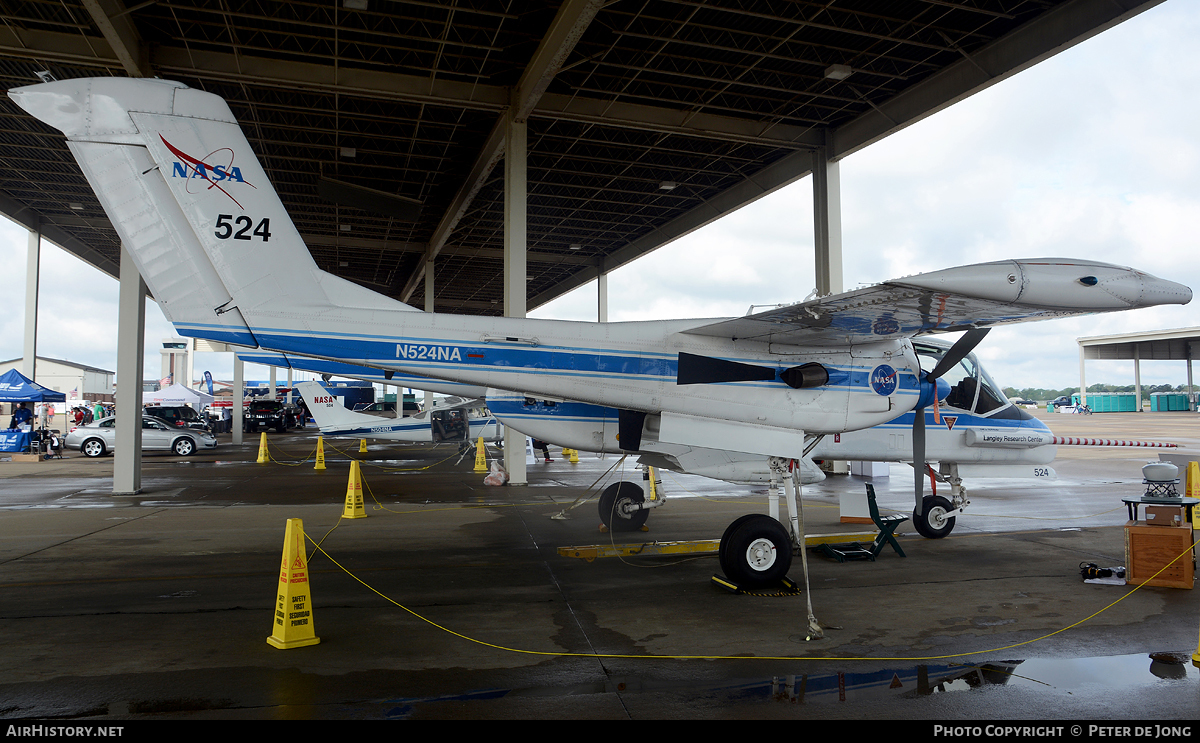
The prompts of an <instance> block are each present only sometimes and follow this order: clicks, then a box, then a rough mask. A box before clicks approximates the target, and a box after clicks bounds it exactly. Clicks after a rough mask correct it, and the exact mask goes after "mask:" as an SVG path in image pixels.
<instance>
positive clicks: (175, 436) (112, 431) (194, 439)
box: [66, 415, 217, 457]
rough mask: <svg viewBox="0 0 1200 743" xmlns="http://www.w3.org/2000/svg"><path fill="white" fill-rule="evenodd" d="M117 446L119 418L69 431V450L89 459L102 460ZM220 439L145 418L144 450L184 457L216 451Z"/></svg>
mask: <svg viewBox="0 0 1200 743" xmlns="http://www.w3.org/2000/svg"><path fill="white" fill-rule="evenodd" d="M116 443H117V417H116V416H115V415H114V416H109V417H108V418H101V419H100V420H98V421H94V422H92V423H89V424H87V425H86V426H72V427H71V429H70V430H69V431H68V432H67V444H66V446H67V448H68V449H78V450H79V451H81V452H83V453H84V455H85V456H89V457H102V456H104V455H105V454H107V453H109V452H110V451H112V450H113V449H114V448H115V446H116ZM216 445H217V437H216V436H213V435H212V434H211V433H209V432H208V431H198V430H195V429H191V428H179V427H177V426H173V425H171V424H170V423H168V422H167V421H165V420H162V419H160V418H155V417H153V416H149V415H143V416H142V450H143V451H155V450H160V451H171V452H174V453H176V454H178V455H180V456H182V457H186V456H188V455H189V454H192V453H193V452H195V451H196V450H197V449H212V448H214V447H215V446H216Z"/></svg>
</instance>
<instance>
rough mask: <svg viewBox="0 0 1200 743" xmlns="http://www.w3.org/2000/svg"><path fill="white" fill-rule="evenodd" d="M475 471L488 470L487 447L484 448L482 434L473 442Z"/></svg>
mask: <svg viewBox="0 0 1200 743" xmlns="http://www.w3.org/2000/svg"><path fill="white" fill-rule="evenodd" d="M475 471H476V472H487V471H488V465H487V449H486V448H484V445H483V437H482V436H480V437H479V440H478V441H476V442H475Z"/></svg>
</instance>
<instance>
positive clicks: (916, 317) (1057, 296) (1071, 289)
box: [685, 258, 1191, 347]
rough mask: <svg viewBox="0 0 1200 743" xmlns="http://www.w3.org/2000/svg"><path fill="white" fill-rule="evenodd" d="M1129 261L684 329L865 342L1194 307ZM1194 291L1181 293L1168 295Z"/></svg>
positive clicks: (988, 277) (872, 296)
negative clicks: (1163, 305)
mask: <svg viewBox="0 0 1200 743" xmlns="http://www.w3.org/2000/svg"><path fill="white" fill-rule="evenodd" d="M1167 284H1169V282H1162V281H1161V280H1159V279H1156V278H1155V277H1153V276H1149V275H1148V274H1144V273H1141V272H1140V271H1135V270H1132V269H1128V268H1123V267H1121V266H1113V265H1111V264H1107V263H1099V262H1095V261H1080V260H1072V259H1065V258H1042V259H1036V260H1006V261H996V262H994V263H980V264H976V265H973V266H962V267H958V268H948V269H945V270H943V271H935V272H933V273H926V274H919V275H917V276H910V277H907V278H901V279H893V280H891V281H885V282H884V283H882V284H878V285H876V286H872V287H868V288H866V289H858V290H855V291H850V292H845V293H842V294H835V295H832V296H829V297H822V298H820V299H816V300H813V301H811V302H801V303H798V304H793V305H789V306H787V307H781V308H778V309H774V310H768V311H766V312H760V313H756V314H753V315H747V316H745V317H739V318H735V319H731V320H723V321H721V322H716V323H711V324H708V325H702V326H700V327H696V328H691V329H689V330H687V331H685V332H686V333H688V334H691V335H705V336H714V337H720V338H733V339H737V340H759V341H764V342H771V343H784V344H789V345H810V346H834V347H836V346H847V345H853V344H859V343H870V342H874V341H884V340H891V339H895V338H905V337H912V336H916V335H922V334H926V333H943V332H954V331H959V330H966V329H968V328H976V327H987V326H991V325H1004V324H1009V323H1016V322H1025V321H1029V320H1048V319H1053V318H1057V317H1072V316H1076V315H1084V314H1089V313H1094V312H1107V311H1112V310H1125V309H1131V308H1135V307H1141V306H1148V303H1154V302H1155V301H1156V300H1163V299H1168V301H1170V299H1174V300H1175V301H1182V302H1183V303H1186V301H1187V300H1188V299H1190V298H1191V294H1190V291H1189V290H1187V288H1186V287H1182V286H1180V285H1178V284H1175V285H1167ZM1179 291H1184V292H1187V293H1186V295H1185V294H1179V296H1178V297H1177V298H1175V297H1172V298H1166V297H1162V296H1159V295H1161V294H1163V293H1164V292H1179Z"/></svg>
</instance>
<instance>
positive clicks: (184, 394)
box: [142, 384, 213, 405]
mask: <svg viewBox="0 0 1200 743" xmlns="http://www.w3.org/2000/svg"><path fill="white" fill-rule="evenodd" d="M212 401H213V397H212V395H206V394H204V393H203V392H200V391H198V390H192V389H188V388H187V387H184V386H183V385H182V384H173V385H171V386H170V387H167V388H166V389H162V390H159V391H158V392H146V393H143V394H142V402H144V403H155V404H158V405H183V404H185V403H191V404H193V405H208V404H210V403H211V402H212Z"/></svg>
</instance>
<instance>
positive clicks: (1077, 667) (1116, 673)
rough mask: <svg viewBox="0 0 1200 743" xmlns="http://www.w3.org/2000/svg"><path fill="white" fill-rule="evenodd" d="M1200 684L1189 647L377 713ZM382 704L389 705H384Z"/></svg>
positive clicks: (604, 687) (584, 688) (627, 686)
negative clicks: (610, 698)
mask: <svg viewBox="0 0 1200 743" xmlns="http://www.w3.org/2000/svg"><path fill="white" fill-rule="evenodd" d="M1197 682H1200V669H1197V668H1196V667H1195V666H1193V665H1192V662H1191V653H1190V651H1189V652H1163V653H1151V654H1150V655H1146V654H1144V653H1139V654H1136V655H1117V656H1108V657H1097V658H1055V659H1029V660H1004V661H993V662H988V663H980V664H954V663H951V664H942V665H917V666H909V667H906V668H890V669H883V670H877V671H864V672H857V671H845V672H840V673H818V674H806V673H797V674H795V675H787V676H775V677H772V678H765V679H744V680H737V681H728V682H724V683H718V684H711V683H707V684H705V683H701V684H699V685H696V684H694V683H689V682H683V681H670V680H665V679H642V678H636V677H629V678H624V679H618V678H613V679H609V680H605V681H599V682H594V683H584V684H575V685H568V686H555V687H553V688H549V687H547V688H527V689H477V690H472V691H467V692H462V693H460V694H446V695H441V696H434V697H424V698H402V699H392V700H389V701H388V702H386V703H385V705H384V706H385V707H387V709H386V710H385V713H384V714H385V716H386V717H391V718H404V717H409V716H411V715H412V714H413V713H414V712H415V711H416V709H417V708H418V707H419V706H420V705H421V704H428V703H438V702H469V701H488V700H493V699H501V698H505V697H510V696H512V697H516V696H570V695H577V694H602V693H613V692H616V693H622V694H626V693H628V694H632V693H643V692H650V693H660V692H665V691H688V690H690V691H691V692H693V693H700V694H714V695H718V696H721V697H725V698H727V699H731V700H737V699H745V700H748V701H749V700H762V701H767V700H773V701H776V702H785V703H789V704H854V703H855V702H866V701H874V700H878V699H881V698H885V697H898V698H909V699H917V698H921V697H926V696H930V695H933V694H949V693H956V692H969V691H973V690H978V689H984V688H987V687H995V686H1010V687H1022V686H1024V687H1030V688H1038V689H1044V690H1050V689H1053V690H1056V691H1059V692H1065V693H1087V692H1107V691H1114V690H1126V691H1128V690H1132V689H1136V688H1139V687H1145V686H1153V685H1155V684H1179V683H1197ZM388 705H392V706H390V707H388Z"/></svg>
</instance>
